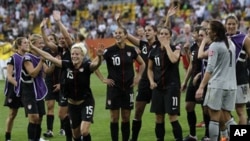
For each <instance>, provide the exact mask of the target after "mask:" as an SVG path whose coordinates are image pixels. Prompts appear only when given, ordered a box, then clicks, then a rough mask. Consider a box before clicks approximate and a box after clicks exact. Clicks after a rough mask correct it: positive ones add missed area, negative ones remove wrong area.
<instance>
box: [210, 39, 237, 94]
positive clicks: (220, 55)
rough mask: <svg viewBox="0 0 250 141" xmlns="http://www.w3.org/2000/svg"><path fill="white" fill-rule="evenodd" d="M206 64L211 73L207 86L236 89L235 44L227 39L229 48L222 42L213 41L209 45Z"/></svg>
mask: <svg viewBox="0 0 250 141" xmlns="http://www.w3.org/2000/svg"><path fill="white" fill-rule="evenodd" d="M208 54H209V55H208V66H207V69H206V72H209V73H211V74H212V75H211V78H210V80H209V82H208V87H209V88H218V89H225V90H233V89H237V83H236V67H235V64H236V59H235V45H234V44H233V43H232V41H231V40H229V49H228V48H227V46H226V44H225V43H224V42H213V43H212V44H211V45H210V46H209V53H208Z"/></svg>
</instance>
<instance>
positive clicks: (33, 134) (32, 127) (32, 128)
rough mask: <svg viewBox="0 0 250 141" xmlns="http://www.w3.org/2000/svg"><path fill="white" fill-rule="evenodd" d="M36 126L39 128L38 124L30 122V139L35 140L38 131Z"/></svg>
mask: <svg viewBox="0 0 250 141" xmlns="http://www.w3.org/2000/svg"><path fill="white" fill-rule="evenodd" d="M36 128H37V126H36V124H34V123H30V122H29V124H28V138H29V140H34V139H35V137H36V132H37V131H36V130H37V129H36Z"/></svg>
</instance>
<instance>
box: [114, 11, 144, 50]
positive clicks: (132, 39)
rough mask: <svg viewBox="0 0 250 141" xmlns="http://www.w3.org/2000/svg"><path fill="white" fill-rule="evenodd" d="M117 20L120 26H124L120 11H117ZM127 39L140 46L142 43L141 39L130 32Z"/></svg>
mask: <svg viewBox="0 0 250 141" xmlns="http://www.w3.org/2000/svg"><path fill="white" fill-rule="evenodd" d="M115 20H116V23H117V25H118V26H119V27H123V25H122V23H121V17H120V13H116V14H115ZM127 39H128V40H129V41H130V42H131V43H132V44H133V45H135V46H139V45H140V39H139V38H137V37H135V36H133V35H131V34H130V33H128V36H127Z"/></svg>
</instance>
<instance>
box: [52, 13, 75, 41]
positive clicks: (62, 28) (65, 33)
mask: <svg viewBox="0 0 250 141" xmlns="http://www.w3.org/2000/svg"><path fill="white" fill-rule="evenodd" d="M53 17H54V19H55V22H56V24H57V25H58V27H59V29H60V32H61V33H62V35H63V37H64V38H65V40H66V42H67V45H68V46H71V45H73V40H72V38H71V36H70V34H69V32H68V31H67V28H66V27H65V26H64V25H63V23H62V22H61V12H60V11H57V10H54V11H53Z"/></svg>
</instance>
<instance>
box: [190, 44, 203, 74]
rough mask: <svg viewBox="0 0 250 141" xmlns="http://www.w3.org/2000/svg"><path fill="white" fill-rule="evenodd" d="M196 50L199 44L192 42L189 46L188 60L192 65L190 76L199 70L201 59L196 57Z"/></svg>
mask: <svg viewBox="0 0 250 141" xmlns="http://www.w3.org/2000/svg"><path fill="white" fill-rule="evenodd" d="M198 51H199V46H198V45H197V43H194V44H193V45H192V46H191V47H190V52H191V58H190V61H191V63H192V67H193V68H192V71H191V77H195V76H196V75H197V74H198V73H200V72H201V68H202V61H201V59H198Z"/></svg>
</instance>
